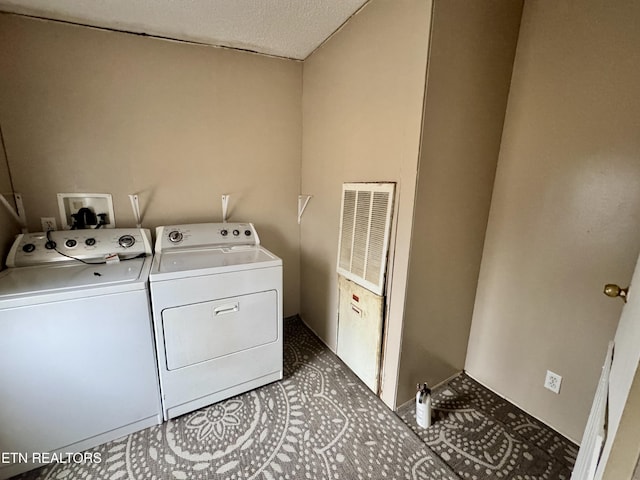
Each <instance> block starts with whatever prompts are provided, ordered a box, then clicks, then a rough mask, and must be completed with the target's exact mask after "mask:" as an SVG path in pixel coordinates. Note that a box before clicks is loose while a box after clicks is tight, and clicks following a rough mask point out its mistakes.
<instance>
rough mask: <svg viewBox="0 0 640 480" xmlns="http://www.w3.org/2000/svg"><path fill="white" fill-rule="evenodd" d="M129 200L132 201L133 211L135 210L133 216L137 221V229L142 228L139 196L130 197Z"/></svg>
mask: <svg viewBox="0 0 640 480" xmlns="http://www.w3.org/2000/svg"><path fill="white" fill-rule="evenodd" d="M129 200H131V209H132V210H133V216H134V217H135V219H136V227H138V228H141V227H142V220H141V218H140V203H139V202H138V195H136V194H133V195H129Z"/></svg>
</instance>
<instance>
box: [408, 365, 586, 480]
mask: <svg viewBox="0 0 640 480" xmlns="http://www.w3.org/2000/svg"><path fill="white" fill-rule="evenodd" d="M433 406H434V417H433V418H434V421H433V424H432V426H431V427H429V428H428V429H423V428H420V427H418V426H417V424H416V422H415V404H406V405H404V406H403V407H401V408H400V409H399V410H398V414H399V415H400V416H401V418H402V419H403V420H404V421H405V422H406V423H407V425H409V426H410V427H411V428H412V429H413V431H414V432H415V433H417V434H418V435H419V436H420V438H422V440H423V441H424V442H425V443H426V444H427V445H428V446H429V447H430V448H431V449H432V450H433V451H434V452H436V453H437V454H438V455H439V456H440V457H441V458H442V459H443V460H445V461H446V462H447V464H448V465H449V466H450V467H451V468H452V469H453V470H454V471H455V472H457V473H458V475H459V476H460V477H461V478H465V479H466V478H469V479H484V478H500V479H520V480H543V479H544V480H555V479H558V480H568V479H569V478H570V477H571V469H572V468H573V464H574V462H575V459H576V455H577V451H578V450H577V446H576V445H575V444H573V443H572V442H571V441H569V440H567V439H566V438H564V437H563V436H561V435H559V434H558V433H557V432H555V431H553V430H551V429H550V428H548V427H547V426H546V425H544V424H543V423H541V422H539V421H538V420H536V419H534V418H532V417H531V416H529V415H527V414H526V413H524V412H523V411H522V410H520V409H519V408H517V407H515V406H513V405H512V404H510V403H508V402H506V401H505V400H504V399H502V398H501V397H499V396H498V395H496V394H494V393H493V392H491V391H489V390H487V389H486V388H484V387H483V386H481V385H480V384H478V383H477V382H475V381H474V380H473V379H471V378H470V377H468V376H467V375H464V374H462V375H460V376H458V377H456V378H454V379H453V380H451V381H450V382H449V383H448V384H446V385H444V386H442V387H440V388H438V389H436V390H435V391H434V395H433Z"/></svg>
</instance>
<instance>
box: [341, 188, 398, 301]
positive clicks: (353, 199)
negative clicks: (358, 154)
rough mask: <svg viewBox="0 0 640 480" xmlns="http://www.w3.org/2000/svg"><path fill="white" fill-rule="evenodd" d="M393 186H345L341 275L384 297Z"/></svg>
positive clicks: (343, 192)
mask: <svg viewBox="0 0 640 480" xmlns="http://www.w3.org/2000/svg"><path fill="white" fill-rule="evenodd" d="M394 190H395V184H394V183H345V184H344V185H343V187H342V222H341V224H340V244H339V245H338V273H339V274H341V275H344V276H345V277H347V278H348V279H349V280H352V281H353V282H356V283H357V284H359V285H362V286H363V287H365V288H366V289H368V290H371V291H372V292H373V293H375V294H376V295H382V292H383V290H384V276H385V268H386V265H387V251H388V249H389V234H390V230H391V212H392V211H393V210H392V207H393V194H394Z"/></svg>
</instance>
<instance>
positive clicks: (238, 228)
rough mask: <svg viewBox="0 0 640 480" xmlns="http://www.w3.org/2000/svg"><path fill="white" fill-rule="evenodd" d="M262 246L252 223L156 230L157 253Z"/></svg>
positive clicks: (159, 228) (197, 225) (189, 225)
mask: <svg viewBox="0 0 640 480" xmlns="http://www.w3.org/2000/svg"><path fill="white" fill-rule="evenodd" d="M256 245H260V238H259V237H258V232H256V229H255V227H254V226H253V224H252V223H192V224H188V225H168V226H164V227H158V228H157V229H156V249H155V251H156V253H160V252H162V251H164V250H172V249H178V248H180V249H185V248H203V247H230V248H233V247H241V246H256Z"/></svg>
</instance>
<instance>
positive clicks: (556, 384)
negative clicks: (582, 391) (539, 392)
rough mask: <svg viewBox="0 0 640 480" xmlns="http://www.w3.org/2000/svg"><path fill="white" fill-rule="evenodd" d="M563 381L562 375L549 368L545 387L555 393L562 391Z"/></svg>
mask: <svg viewBox="0 0 640 480" xmlns="http://www.w3.org/2000/svg"><path fill="white" fill-rule="evenodd" d="M561 383H562V377H561V376H560V375H558V374H557V373H553V372H552V371H551V370H547V376H546V378H545V380H544V388H546V389H547V390H551V391H552V392H553V393H556V394H559V393H560V384H561Z"/></svg>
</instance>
